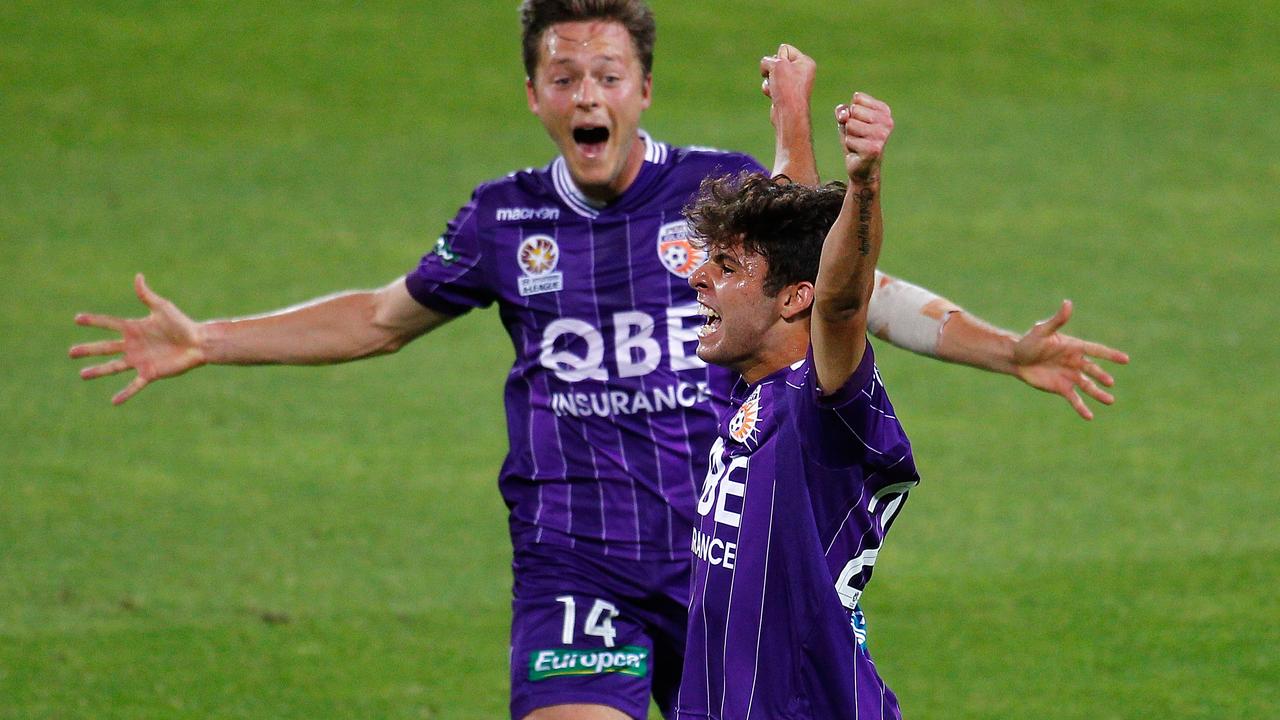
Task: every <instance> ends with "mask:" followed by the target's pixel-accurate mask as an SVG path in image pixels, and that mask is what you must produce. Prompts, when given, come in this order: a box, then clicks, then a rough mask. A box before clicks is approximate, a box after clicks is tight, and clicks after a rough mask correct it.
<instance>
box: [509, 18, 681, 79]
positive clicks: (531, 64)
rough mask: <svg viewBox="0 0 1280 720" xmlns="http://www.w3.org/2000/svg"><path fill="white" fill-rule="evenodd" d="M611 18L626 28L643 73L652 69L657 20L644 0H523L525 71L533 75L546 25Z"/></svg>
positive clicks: (528, 74) (522, 20) (522, 25)
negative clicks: (655, 20)
mask: <svg viewBox="0 0 1280 720" xmlns="http://www.w3.org/2000/svg"><path fill="white" fill-rule="evenodd" d="M580 20H612V21H614V22H616V23H618V24H620V25H622V26H623V27H624V28H626V29H627V34H629V35H630V36H631V42H632V44H633V45H635V48H636V57H638V58H640V64H641V65H643V66H644V74H645V75H649V74H651V73H652V72H653V44H654V41H655V40H656V39H657V34H658V31H657V24H656V23H655V22H654V19H653V11H652V10H650V9H649V6H648V5H646V4H645V2H644V0H524V2H522V3H520V26H521V27H522V28H523V32H522V34H521V44H522V47H523V52H524V72H525V75H527V76H528V77H530V78H532V77H533V73H534V71H535V70H537V68H538V45H539V43H541V42H542V33H543V32H545V31H546V29H547V28H549V27H551V26H552V25H555V24H556V23H562V22H577V21H580Z"/></svg>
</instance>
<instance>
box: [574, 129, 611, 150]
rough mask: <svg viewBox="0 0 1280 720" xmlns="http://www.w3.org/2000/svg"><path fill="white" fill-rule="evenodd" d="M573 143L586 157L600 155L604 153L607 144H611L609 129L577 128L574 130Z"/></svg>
mask: <svg viewBox="0 0 1280 720" xmlns="http://www.w3.org/2000/svg"><path fill="white" fill-rule="evenodd" d="M573 141H574V142H575V143H577V145H578V149H579V150H581V151H582V153H583V154H584V155H588V156H592V155H598V154H600V153H601V152H603V151H604V146H605V143H607V142H609V128H607V127H576V128H574V129H573Z"/></svg>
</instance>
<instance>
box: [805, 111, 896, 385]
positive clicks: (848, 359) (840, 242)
mask: <svg viewBox="0 0 1280 720" xmlns="http://www.w3.org/2000/svg"><path fill="white" fill-rule="evenodd" d="M836 122H838V123H839V124H840V135H841V141H842V142H843V143H844V151H845V160H844V162H845V170H846V171H847V173H848V175H849V185H848V187H847V188H846V190H845V196H844V204H843V205H842V206H841V208H840V215H839V216H838V217H837V218H836V221H835V224H833V225H832V226H831V231H830V232H829V233H827V237H826V240H824V241H823V244H822V256H821V259H820V260H819V263H818V279H817V281H816V282H814V286H813V316H812V319H811V325H810V327H811V333H812V335H811V342H812V344H813V361H814V369H815V372H816V373H817V377H818V386H819V387H821V388H822V391H823V392H824V393H833V392H835V391H836V390H838V389H839V388H840V387H841V386H843V385H844V383H845V381H847V380H848V379H849V376H850V375H852V374H853V372H854V370H856V369H857V368H858V364H859V363H860V362H861V361H862V356H863V354H864V353H865V352H866V348H867V339H866V332H867V305H868V303H869V302H870V300H871V292H872V286H873V285H874V279H875V269H876V260H877V259H878V258H879V256H880V244H881V241H882V240H883V238H884V223H883V221H882V218H881V214H880V164H881V160H882V158H883V156H884V146H885V143H886V142H887V141H888V140H889V134H890V133H891V132H892V131H893V117H892V115H891V114H890V110H889V106H888V105H886V104H884V103H882V102H880V101H879V100H876V99H875V98H873V97H871V96H870V95H867V94H866V93H854V95H853V100H852V101H851V102H850V104H848V105H840V106H838V107H837V108H836Z"/></svg>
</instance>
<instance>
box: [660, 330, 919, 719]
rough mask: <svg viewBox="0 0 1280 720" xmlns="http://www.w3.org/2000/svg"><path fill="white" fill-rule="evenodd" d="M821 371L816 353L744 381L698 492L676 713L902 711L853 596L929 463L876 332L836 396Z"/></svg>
mask: <svg viewBox="0 0 1280 720" xmlns="http://www.w3.org/2000/svg"><path fill="white" fill-rule="evenodd" d="M814 375H815V374H814V373H813V372H812V357H809V358H807V359H806V360H805V361H803V362H801V363H797V364H796V365H795V366H792V367H790V368H784V369H782V370H780V371H778V372H776V373H774V374H772V375H770V376H769V377H767V378H765V379H763V380H761V381H760V382H759V383H757V384H755V385H747V384H745V383H742V382H740V383H739V384H738V385H737V386H736V387H735V388H734V392H733V398H732V408H733V409H732V410H731V411H730V412H729V413H726V416H725V418H724V422H723V423H722V424H721V428H720V438H719V439H718V440H717V441H716V443H715V446H714V447H713V449H712V452H711V458H710V469H709V470H708V473H707V478H706V480H705V482H704V483H703V487H702V492H701V497H700V499H699V502H698V506H697V512H698V524H697V527H696V529H695V530H694V531H693V537H692V549H693V555H694V557H695V561H694V579H693V585H692V592H691V603H690V615H689V635H688V639H687V644H686V652H685V669H684V677H683V680H682V684H681V687H680V695H679V702H678V707H679V711H678V713H677V717H678V718H688V719H689V720H693V719H695V718H697V719H699V720H702V719H705V718H717V719H724V720H750V719H752V718H814V719H815V720H816V719H827V718H857V719H859V720H866V719H867V718H876V719H879V718H898V717H900V714H899V711H898V705H897V700H896V698H895V697H894V695H893V693H892V692H890V691H889V689H888V688H887V687H886V686H885V684H884V682H883V681H881V679H880V677H879V675H878V673H877V672H876V669H875V665H874V664H873V663H872V661H871V657H870V655H869V653H868V652H867V649H866V646H865V643H863V642H860V641H861V640H862V638H863V637H865V626H863V624H862V623H861V612H860V610H858V607H857V603H858V599H859V598H860V597H861V594H862V591H863V590H864V589H865V588H866V585H867V582H868V581H869V580H870V578H871V573H872V570H873V568H874V565H875V561H876V557H877V555H878V553H879V549H880V547H881V543H882V542H883V541H884V537H885V534H886V533H887V532H888V530H889V527H890V526H891V525H892V523H893V519H894V517H895V516H896V514H897V512H898V511H899V510H900V509H901V507H902V504H903V502H904V501H905V499H906V495H907V491H908V489H909V488H910V487H912V486H914V485H915V484H916V483H918V481H919V476H918V474H917V473H916V468H915V462H914V459H913V457H912V455H911V446H910V443H909V442H908V440H907V437H906V435H905V433H904V432H903V430H902V426H901V425H900V424H899V422H898V420H897V418H896V417H895V416H894V410H893V405H892V404H891V403H890V402H889V398H888V395H887V394H886V392H885V389H884V386H883V385H882V384H881V382H880V377H879V373H878V372H877V371H876V369H875V359H874V354H873V352H872V350H871V347H870V345H869V344H868V346H867V351H866V354H865V356H864V357H863V359H862V362H861V364H860V365H859V366H858V368H857V370H856V371H855V372H854V374H853V376H852V377H851V378H850V379H849V381H848V382H847V383H846V384H845V385H844V386H843V387H842V388H840V389H839V390H838V391H837V392H836V393H834V394H833V395H831V396H829V397H825V398H823V397H820V396H819V393H818V390H817V387H816V385H815V378H814ZM739 408H742V409H741V410H739Z"/></svg>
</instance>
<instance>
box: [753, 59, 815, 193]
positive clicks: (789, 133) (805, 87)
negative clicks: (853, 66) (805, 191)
mask: <svg viewBox="0 0 1280 720" xmlns="http://www.w3.org/2000/svg"><path fill="white" fill-rule="evenodd" d="M817 71H818V66H817V64H816V63H815V62H814V61H813V58H811V57H809V56H808V55H805V54H804V53H802V52H800V51H799V50H797V49H796V48H795V47H794V46H792V45H787V44H786V43H783V44H782V45H780V46H778V54H777V55H771V56H768V57H764V58H761V59H760V75H761V76H762V77H763V78H764V80H762V81H761V83H760V90H761V91H762V92H764V95H765V97H767V98H769V101H770V106H769V121H770V122H772V123H773V130H774V156H773V174H774V175H786V176H787V177H789V178H791V179H792V181H794V182H797V183H800V184H802V185H817V184H818V165H817V161H816V160H815V159H814V156H813V128H812V122H811V121H810V115H809V113H810V107H809V100H810V97H811V96H812V95H813V78H814V76H815V75H816V74H817Z"/></svg>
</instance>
